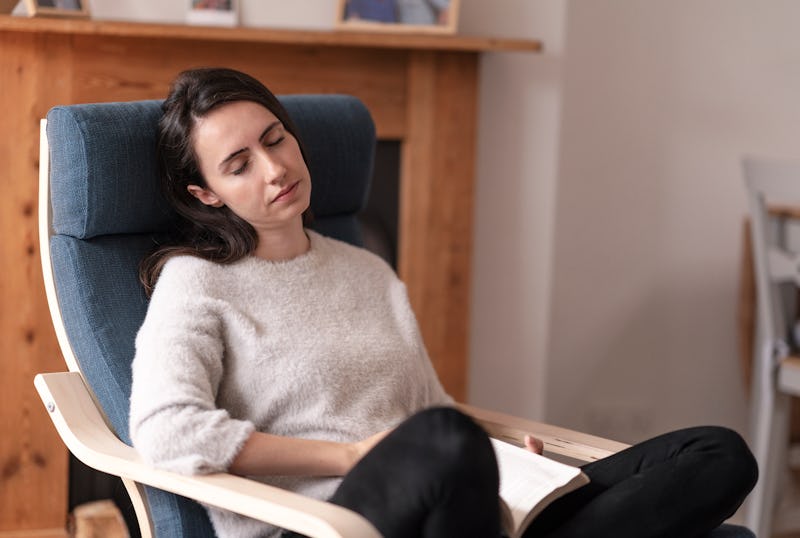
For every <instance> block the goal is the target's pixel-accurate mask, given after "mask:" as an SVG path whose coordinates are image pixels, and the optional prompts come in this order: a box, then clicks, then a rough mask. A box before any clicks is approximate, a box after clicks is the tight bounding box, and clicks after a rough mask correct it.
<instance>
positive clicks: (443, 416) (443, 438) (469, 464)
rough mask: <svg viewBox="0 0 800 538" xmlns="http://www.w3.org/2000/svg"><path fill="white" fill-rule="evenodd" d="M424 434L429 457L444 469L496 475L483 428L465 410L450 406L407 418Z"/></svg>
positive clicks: (490, 449)
mask: <svg viewBox="0 0 800 538" xmlns="http://www.w3.org/2000/svg"><path fill="white" fill-rule="evenodd" d="M409 423H412V424H414V426H415V427H417V428H418V430H419V432H418V435H420V436H424V439H425V440H426V445H427V446H428V447H429V457H431V458H432V459H435V460H436V461H437V464H438V465H439V469H440V470H441V471H442V472H445V473H452V474H462V473H465V471H466V472H467V473H466V474H472V475H473V476H481V475H486V476H483V479H490V480H491V479H494V480H499V479H497V478H496V476H497V461H496V459H495V455H494V449H493V448H492V444H491V442H490V441H489V436H488V435H487V433H486V431H485V430H484V429H483V428H482V427H481V426H480V425H479V424H478V423H476V422H475V421H474V420H473V419H472V418H470V417H469V416H467V415H466V414H464V413H462V412H461V411H458V410H457V409H454V408H450V407H435V408H430V409H426V410H424V411H421V412H419V413H417V414H416V415H414V416H413V417H411V418H410V419H409Z"/></svg>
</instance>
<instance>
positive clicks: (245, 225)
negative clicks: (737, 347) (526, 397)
mask: <svg viewBox="0 0 800 538" xmlns="http://www.w3.org/2000/svg"><path fill="white" fill-rule="evenodd" d="M159 151H160V159H161V165H162V183H163V188H164V192H165V194H166V196H167V198H168V199H169V201H170V202H171V204H172V205H173V207H174V208H175V209H176V210H177V212H178V213H179V214H180V215H181V216H182V217H183V226H182V229H181V230H180V235H179V237H178V238H176V240H175V242H174V243H173V244H169V245H165V246H162V247H160V248H159V249H158V250H157V251H156V252H155V253H154V254H152V255H151V256H150V257H148V258H147V259H146V260H145V261H144V263H143V265H142V281H143V284H144V285H145V287H146V289H147V290H148V292H149V293H152V296H151V302H150V305H149V309H148V312H147V316H146V319H145V322H144V324H143V325H142V328H141V330H140V332H139V334H138V336H137V340H136V357H135V360H134V363H133V390H132V395H131V416H130V424H131V437H132V439H133V442H134V445H135V447H136V448H137V449H138V450H139V452H140V453H141V454H142V455H143V457H145V458H146V459H147V460H148V461H150V462H152V463H153V464H154V465H158V466H160V467H163V468H167V469H171V470H175V471H178V472H183V473H210V472H216V471H229V472H233V473H237V474H241V475H247V476H249V477H252V478H254V479H256V480H261V481H263V482H267V483H270V484H274V485H277V486H280V487H283V488H287V489H290V490H293V491H297V492H300V493H303V494H306V495H311V496H314V497H317V498H320V499H330V500H331V501H332V502H334V503H337V504H340V505H343V506H346V507H349V508H351V509H353V510H355V511H357V512H359V513H361V514H362V515H364V516H365V517H366V518H367V519H369V520H370V521H371V522H372V523H373V524H374V525H375V526H376V528H377V529H378V530H379V531H381V533H383V535H384V536H386V537H411V536H424V537H456V536H458V537H471V536H475V537H480V538H485V537H497V536H500V530H499V510H498V500H497V489H498V476H497V466H496V462H495V459H494V453H493V451H492V448H491V444H490V443H489V441H488V438H487V436H486V434H485V432H484V431H483V430H482V429H481V428H480V427H479V426H478V425H477V424H475V423H474V422H473V421H472V420H471V419H470V418H469V417H467V416H465V415H463V414H462V413H460V412H458V411H457V410H455V409H453V408H452V407H451V404H452V403H453V402H452V400H451V398H449V397H448V396H447V394H445V392H444V391H443V390H442V387H441V385H440V383H439V381H438V379H437V377H436V374H435V373H434V370H433V368H432V366H431V364H430V361H429V359H428V356H427V354H426V351H425V348H424V345H423V343H422V340H421V338H420V334H419V330H418V327H417V324H416V321H415V318H414V315H413V312H412V311H411V308H410V305H409V303H408V299H407V296H406V292H405V288H404V286H403V284H402V283H401V282H400V281H399V280H398V279H397V277H396V276H395V274H394V273H393V271H392V270H391V269H390V268H389V267H388V266H387V265H386V264H385V263H384V262H383V261H381V260H380V259H379V258H377V257H376V256H373V255H372V254H370V253H368V252H366V251H364V250H362V249H358V248H355V247H352V246H349V245H347V244H344V243H342V242H339V241H336V240H333V239H329V238H326V237H323V236H321V235H319V234H317V233H315V232H313V231H311V230H308V229H306V228H305V227H304V215H306V213H307V212H308V208H309V203H310V193H311V188H312V178H311V177H310V174H309V171H308V167H307V166H306V160H305V156H304V155H303V150H302V147H301V145H300V142H299V140H298V139H297V136H296V132H295V128H294V126H293V125H292V122H291V119H290V118H289V117H288V116H287V114H286V112H285V110H284V109H283V108H282V106H281V105H280V103H279V102H278V101H277V99H276V98H275V97H274V96H273V94H272V93H270V92H269V90H268V89H267V88H265V87H264V86H263V85H262V84H261V83H260V82H258V81H256V80H255V79H253V78H251V77H249V76H248V75H245V74H243V73H240V72H236V71H233V70H228V69H198V70H192V71H187V72H184V73H181V74H180V75H179V76H178V78H177V79H176V81H175V82H174V84H173V87H172V89H171V91H170V94H169V96H168V98H167V99H166V101H165V103H164V116H163V118H162V120H161V124H160V140H159ZM526 442H527V444H528V446H529V448H530V449H531V450H536V449H537V443H536V441H535V440H533V439H530V438H529V439H527V441H526ZM584 471H585V472H586V473H587V474H588V475H589V477H590V479H591V483H590V484H589V485H587V486H584V487H582V488H580V489H579V490H577V491H575V492H574V493H572V494H570V495H567V496H565V497H563V498H562V499H560V500H559V501H557V502H556V503H554V504H553V505H551V506H550V507H549V508H548V509H546V510H545V511H544V512H543V513H542V514H541V515H540V516H539V517H538V518H537V520H536V521H535V523H534V525H533V526H532V527H531V528H530V529H529V531H528V533H527V534H526V536H553V537H556V536H558V537H562V536H563V537H567V536H570V537H572V536H574V537H578V536H580V537H587V536H615V537H625V536H636V537H638V538H641V537H646V536H683V537H691V536H703V535H705V534H707V533H708V532H709V531H710V530H712V529H713V528H715V527H716V526H718V525H719V524H720V523H721V522H722V521H724V520H725V519H726V518H727V517H729V516H730V515H732V514H733V512H734V511H735V510H736V509H737V507H738V506H739V505H740V503H741V502H742V500H743V499H744V497H745V496H746V495H747V493H748V492H749V490H750V489H751V488H752V486H753V484H754V482H755V479H756V474H757V471H756V468H755V463H754V460H753V458H752V456H751V454H750V452H749V450H748V449H747V446H746V445H745V443H744V442H743V441H742V439H741V438H740V437H739V436H738V435H737V434H736V433H734V432H732V431H730V430H727V429H723V428H716V427H706V428H693V429H689V430H682V431H679V432H673V433H670V434H666V435H664V436H661V437H659V438H656V439H653V440H650V441H647V442H645V443H642V444H640V445H636V446H634V447H632V448H630V449H628V450H626V451H623V452H621V453H619V454H616V455H614V456H611V457H609V458H606V459H604V460H601V461H598V462H594V463H591V464H588V465H587V466H585V467H584ZM209 512H210V516H211V519H212V522H213V524H214V527H215V530H216V532H217V534H218V535H219V536H220V537H221V538H226V537H236V538H247V537H262V536H270V537H271V536H279V535H280V534H281V531H280V530H279V529H276V528H274V527H270V526H268V525H265V524H263V523H260V522H257V521H254V520H251V519H248V518H244V517H241V516H237V515H234V514H231V513H228V512H224V511H220V510H215V509H209Z"/></svg>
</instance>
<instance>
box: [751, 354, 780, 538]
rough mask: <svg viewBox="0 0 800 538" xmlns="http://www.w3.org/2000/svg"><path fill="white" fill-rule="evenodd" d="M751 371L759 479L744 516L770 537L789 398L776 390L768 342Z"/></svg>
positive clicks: (758, 532)
mask: <svg viewBox="0 0 800 538" xmlns="http://www.w3.org/2000/svg"><path fill="white" fill-rule="evenodd" d="M764 347H765V348H764V349H762V350H760V351H761V354H760V356H759V357H758V359H759V360H758V361H757V362H756V365H755V368H754V372H753V374H754V375H753V391H752V398H753V399H752V416H751V421H752V424H751V432H752V438H753V439H752V442H753V453H754V455H755V458H756V461H757V462H758V468H759V474H760V476H759V480H758V483H757V484H756V486H755V488H753V491H752V492H751V494H750V497H749V499H748V502H747V506H746V512H745V520H746V524H747V526H748V527H749V528H750V529H752V530H753V531H754V532H755V533H756V536H759V537H760V538H769V537H770V532H771V530H772V521H773V517H774V513H775V506H776V500H777V494H778V492H779V491H780V489H781V486H782V483H783V480H784V478H785V476H786V461H787V459H786V458H787V450H788V446H787V445H788V434H789V398H788V396H786V395H785V394H780V393H778V392H777V391H776V383H775V381H776V379H775V377H776V370H775V368H774V366H773V364H774V363H773V358H772V349H771V346H764Z"/></svg>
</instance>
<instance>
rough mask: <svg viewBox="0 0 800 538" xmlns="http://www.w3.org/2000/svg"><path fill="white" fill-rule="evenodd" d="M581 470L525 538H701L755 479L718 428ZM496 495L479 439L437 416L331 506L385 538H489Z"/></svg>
mask: <svg viewBox="0 0 800 538" xmlns="http://www.w3.org/2000/svg"><path fill="white" fill-rule="evenodd" d="M583 470H584V472H586V474H587V475H588V476H589V478H590V479H591V482H590V484H588V485H586V486H584V487H582V488H580V489H578V490H576V491H574V492H572V493H570V494H568V495H566V496H564V497H562V498H561V499H558V500H557V501H555V502H554V503H553V504H551V505H550V506H549V507H547V508H546V509H545V510H544V511H543V512H542V513H541V514H540V515H539V516H538V517H537V518H536V520H535V521H534V522H533V524H532V525H531V527H530V528H529V529H528V531H527V532H526V533H525V537H526V538H533V537H548V538H568V537H569V538H572V537H575V538H578V537H580V538H588V537H592V536H598V537H610V536H613V537H615V538H625V537H636V538H647V537H682V538H683V537H685V538H691V537H700V536H704V535H706V534H707V533H708V532H710V531H711V530H712V529H714V528H716V527H717V526H719V524H720V523H722V522H723V521H724V520H725V519H727V518H728V517H730V516H731V515H732V514H733V513H734V512H735V511H736V509H737V508H738V507H739V505H740V504H741V503H742V501H743V500H744V498H745V496H746V495H747V494H748V493H749V491H750V489H752V487H753V485H755V481H756V478H757V474H758V472H757V468H756V464H755V460H754V459H753V456H752V454H751V453H750V450H749V449H748V448H747V445H746V444H745V443H744V441H743V440H742V438H741V437H740V436H739V435H738V434H737V433H735V432H733V431H731V430H728V429H725V428H719V427H698V428H689V429H685V430H679V431H676V432H672V433H668V434H665V435H661V436H659V437H656V438H654V439H651V440H649V441H645V442H644V443H640V444H638V445H635V446H633V447H631V448H629V449H627V450H624V451H621V452H619V453H617V454H614V455H612V456H609V457H608V458H605V459H603V460H599V461H596V462H592V463H589V464H587V465H585V466H584V467H583ZM497 489H498V475H497V464H496V461H495V457H494V452H493V450H492V447H491V444H490V442H489V440H488V437H487V436H486V433H485V432H484V431H483V430H482V429H481V428H480V426H478V425H477V424H476V423H475V422H473V421H472V419H470V418H469V417H467V416H465V415H464V414H462V413H460V412H459V411H457V410H454V409H449V408H435V409H429V410H426V411H422V412H420V413H418V414H416V415H414V416H412V417H411V418H409V419H408V420H407V421H405V422H404V423H403V424H401V425H400V426H398V428H396V429H395V430H394V431H393V432H392V433H391V434H389V435H388V436H387V437H386V438H385V439H384V440H383V441H381V442H380V443H379V444H378V445H376V446H375V448H373V450H372V451H370V453H369V454H367V455H366V456H365V457H364V458H363V459H362V460H361V461H360V462H359V463H358V464H357V465H356V466H355V467H354V468H353V469H352V470H351V471H350V472H349V473H348V474H347V476H345V478H344V480H343V481H342V483H341V485H340V486H339V488H338V489H337V491H336V493H335V494H334V496H333V497H332V498H331V502H333V503H335V504H338V505H340V506H345V507H347V508H350V509H352V510H354V511H356V512H358V513H360V514H362V515H363V516H364V517H365V518H367V519H368V520H369V521H370V522H372V524H373V525H374V526H375V527H376V528H377V529H378V530H379V531H380V532H381V533H382V534H383V536H384V537H386V538H409V537H425V538H449V537H456V536H457V537H463V538H469V537H475V538H495V537H498V536H499V535H500V532H499V530H498V529H499V520H500V516H499V509H498V500H497ZM285 536H287V537H288V536H297V535H296V534H293V533H286V534H285Z"/></svg>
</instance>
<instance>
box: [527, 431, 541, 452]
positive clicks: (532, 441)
mask: <svg viewBox="0 0 800 538" xmlns="http://www.w3.org/2000/svg"><path fill="white" fill-rule="evenodd" d="M525 448H526V449H528V450H530V451H531V452H533V453H534V454H539V455H540V456H541V455H542V452H543V451H544V443H543V442H542V440H541V439H537V438H536V437H534V436H533V435H526V436H525Z"/></svg>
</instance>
